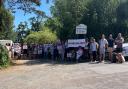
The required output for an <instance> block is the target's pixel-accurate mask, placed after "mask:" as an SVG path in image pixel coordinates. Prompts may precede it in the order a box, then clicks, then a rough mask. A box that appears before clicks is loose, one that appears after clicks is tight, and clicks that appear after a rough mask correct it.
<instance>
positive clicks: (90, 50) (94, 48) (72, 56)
mask: <svg viewBox="0 0 128 89" xmlns="http://www.w3.org/2000/svg"><path fill="white" fill-rule="evenodd" d="M123 43H124V38H123V37H122V35H121V33H119V34H118V36H117V38H115V39H114V38H113V36H112V34H110V35H109V37H108V39H106V38H105V35H104V34H102V35H101V38H100V40H98V41H96V40H95V38H94V37H91V38H90V39H85V47H81V46H79V47H77V48H68V47H66V45H61V44H59V45H58V44H56V45H55V44H54V45H53V44H48V45H47V46H45V45H44V44H42V45H41V44H40V45H38V44H32V45H29V46H28V45H27V44H26V45H25V46H23V49H22V50H23V51H22V52H20V51H15V50H14V49H15V47H12V50H13V54H14V56H17V55H18V56H21V55H22V54H23V55H25V56H28V57H29V58H30V59H39V58H41V59H44V58H46V59H52V60H67V61H76V62H79V61H81V60H86V61H91V62H104V60H105V57H106V56H107V55H106V53H108V58H107V59H108V60H110V62H114V61H116V62H118V63H122V62H124V61H125V58H124V56H123V54H122V51H123ZM115 45H116V48H115ZM18 47H19V46H18ZM7 48H8V46H7ZM20 50H21V47H20Z"/></svg>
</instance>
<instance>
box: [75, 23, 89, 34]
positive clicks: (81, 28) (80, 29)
mask: <svg viewBox="0 0 128 89" xmlns="http://www.w3.org/2000/svg"><path fill="white" fill-rule="evenodd" d="M76 34H87V26H86V25H84V24H80V25H78V26H76Z"/></svg>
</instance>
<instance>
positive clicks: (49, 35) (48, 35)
mask: <svg viewBox="0 0 128 89" xmlns="http://www.w3.org/2000/svg"><path fill="white" fill-rule="evenodd" d="M24 41H25V42H27V43H29V44H31V43H35V44H37V43H38V44H46V43H48V44H49V43H54V42H56V41H57V36H56V33H54V32H52V31H51V30H50V29H49V28H47V27H45V29H44V30H43V31H38V32H32V33H31V34H29V35H28V36H27V37H26V38H25V40H24Z"/></svg>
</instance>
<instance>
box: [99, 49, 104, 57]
mask: <svg viewBox="0 0 128 89" xmlns="http://www.w3.org/2000/svg"><path fill="white" fill-rule="evenodd" d="M99 51H100V55H103V57H105V48H100V49H99Z"/></svg>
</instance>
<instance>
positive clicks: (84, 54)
mask: <svg viewBox="0 0 128 89" xmlns="http://www.w3.org/2000/svg"><path fill="white" fill-rule="evenodd" d="M123 43H124V38H123V37H122V35H121V33H119V34H118V36H117V38H116V39H114V38H113V36H112V34H110V35H109V37H108V39H106V38H105V35H104V34H102V36H101V39H100V40H99V41H97V42H96V40H95V38H93V37H91V38H90V40H88V39H86V43H85V47H84V48H82V47H78V49H77V50H75V52H74V51H73V50H71V51H67V58H68V59H72V58H73V57H74V54H76V56H75V59H76V61H77V62H78V61H80V60H81V59H85V60H87V59H89V61H91V62H99V63H100V62H104V60H105V57H106V53H108V58H107V59H108V60H110V62H118V63H123V62H125V58H124V56H123V54H122V51H123ZM115 45H116V48H115Z"/></svg>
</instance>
